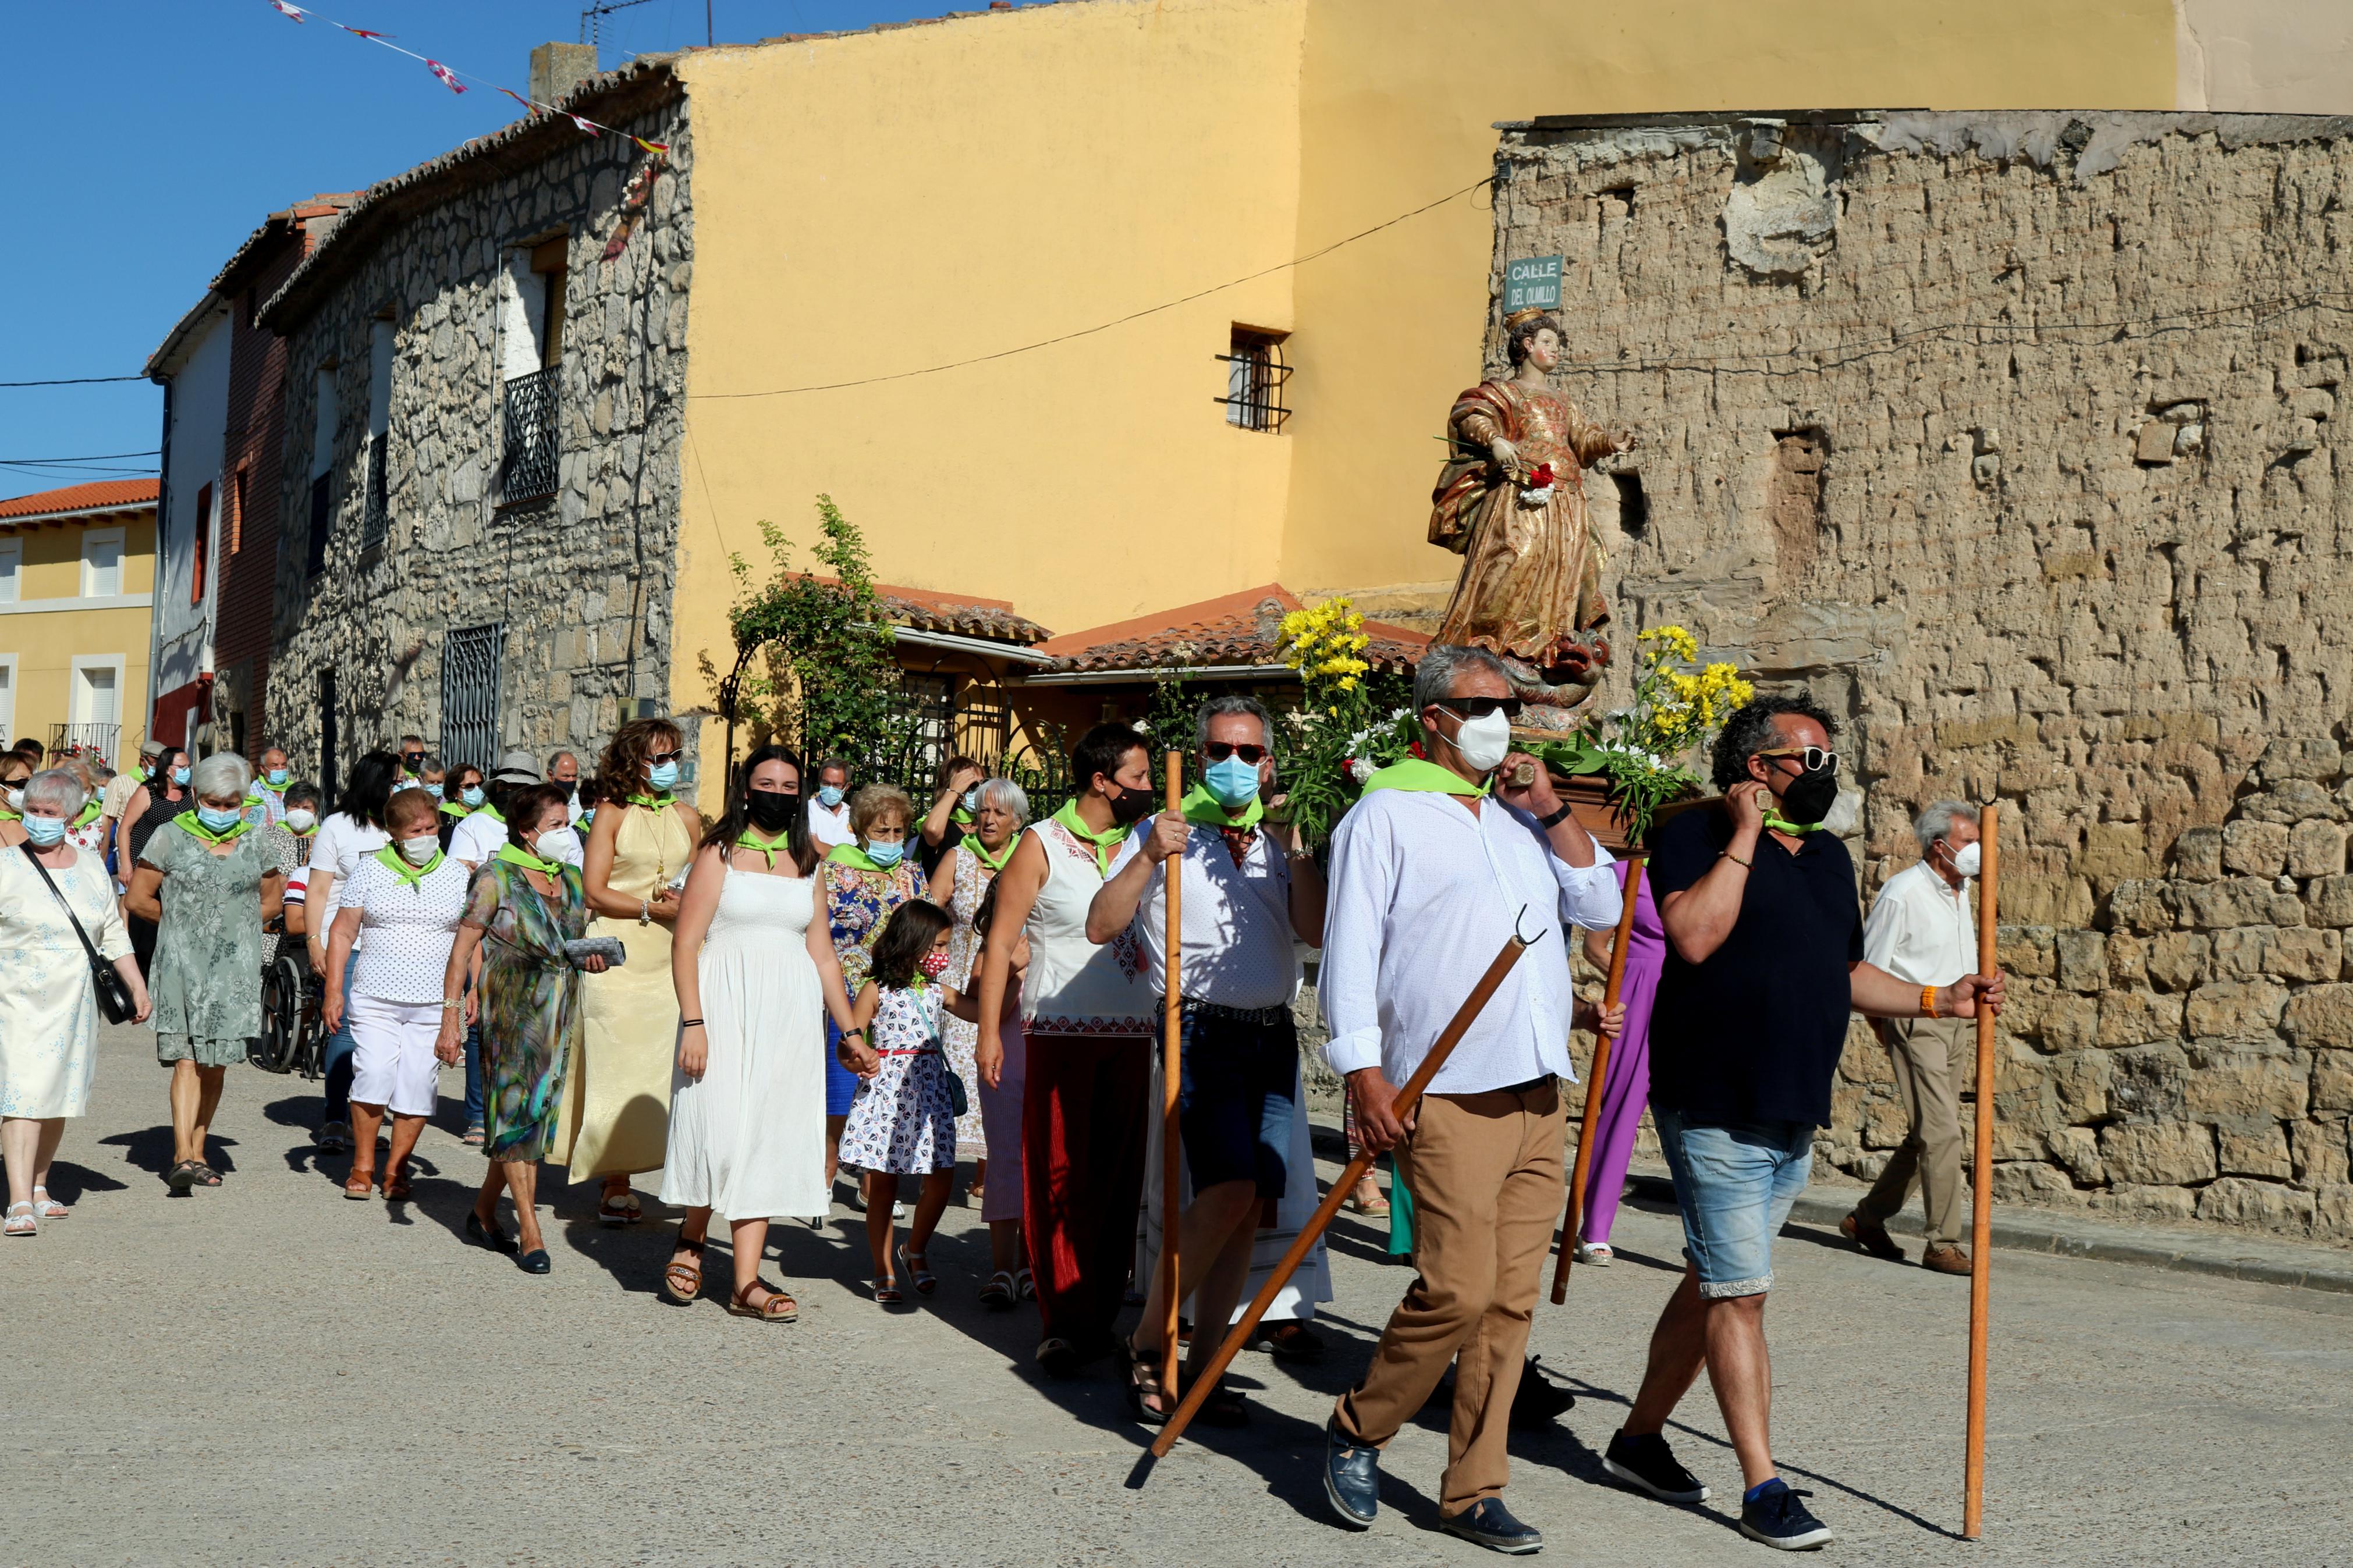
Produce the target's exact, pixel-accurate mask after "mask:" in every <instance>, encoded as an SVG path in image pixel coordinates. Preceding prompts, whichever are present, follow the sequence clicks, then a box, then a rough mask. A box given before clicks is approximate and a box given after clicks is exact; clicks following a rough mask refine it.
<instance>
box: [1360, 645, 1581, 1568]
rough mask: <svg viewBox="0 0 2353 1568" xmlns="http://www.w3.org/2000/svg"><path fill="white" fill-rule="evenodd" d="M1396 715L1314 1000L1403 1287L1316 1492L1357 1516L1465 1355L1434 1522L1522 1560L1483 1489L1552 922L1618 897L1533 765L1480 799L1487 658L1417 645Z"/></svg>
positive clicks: (1509, 1357)
mask: <svg viewBox="0 0 2353 1568" xmlns="http://www.w3.org/2000/svg"><path fill="white" fill-rule="evenodd" d="M1413 700H1414V706H1415V708H1416V709H1417V710H1418V711H1419V714H1420V716H1421V727H1422V737H1423V740H1422V749H1423V751H1424V752H1425V753H1426V757H1427V760H1426V761H1425V760H1422V759H1409V760H1408V761H1406V762H1402V763H1397V764H1395V765H1394V766H1392V767H1388V768H1384V769H1383V770H1381V771H1380V772H1379V773H1376V774H1374V775H1373V777H1372V778H1371V779H1370V780H1368V781H1366V786H1365V794H1364V796H1363V798H1362V799H1360V800H1359V801H1358V802H1357V803H1356V805H1354V806H1353V807H1351V808H1350V809H1349V811H1348V813H1347V815H1346V816H1344V817H1343V818H1341V821H1340V826H1339V828H1338V830H1337V831H1336V832H1335V834H1334V835H1333V839H1332V857H1331V859H1332V892H1331V900H1330V908H1329V911H1328V914H1327V917H1326V921H1325V928H1324V969H1323V973H1322V976H1321V978H1320V983H1319V984H1318V987H1317V989H1318V991H1319V993H1320V994H1321V995H1322V997H1323V1002H1324V1017H1325V1019H1326V1021H1327V1022H1328V1023H1329V1024H1330V1026H1331V1031H1332V1037H1331V1040H1330V1042H1329V1043H1328V1044H1327V1045H1326V1046H1325V1047H1324V1057H1325V1059H1326V1060H1328V1061H1329V1062H1330V1063H1331V1064H1332V1068H1333V1070H1334V1071H1335V1072H1337V1073H1339V1074H1340V1075H1341V1076H1342V1077H1344V1078H1345V1079H1347V1083H1348V1093H1349V1096H1350V1098H1351V1099H1352V1100H1353V1101H1354V1104H1355V1109H1356V1125H1357V1128H1358V1130H1359V1131H1360V1132H1361V1133H1362V1134H1363V1137H1364V1140H1365V1142H1366V1144H1367V1145H1369V1146H1370V1147H1372V1148H1374V1149H1388V1148H1390V1147H1395V1149H1396V1150H1397V1160H1398V1175H1399V1177H1400V1178H1401V1179H1403V1180H1404V1181H1405V1183H1406V1184H1407V1186H1408V1188H1409V1190H1410V1191H1411V1193H1412V1194H1413V1200H1414V1221H1415V1251H1414V1264H1415V1268H1416V1269H1417V1270H1418V1274H1417V1278H1416V1279H1415V1280H1414V1282H1413V1285H1412V1287H1411V1289H1409V1290H1408V1291H1407V1292H1406V1297H1405V1300H1403V1301H1402V1302H1400V1303H1398V1309H1397V1310H1396V1311H1395V1312H1394V1313H1392V1314H1391V1315H1390V1318H1389V1321H1388V1328H1387V1329H1386V1330H1385V1331H1383V1332H1382V1334H1381V1342H1380V1345H1379V1347H1378V1349H1377V1350H1376V1351H1375V1352H1374V1354H1373V1363H1372V1366H1371V1368H1370V1369H1369V1370H1368V1371H1367V1372H1366V1374H1365V1379H1364V1381H1363V1382H1362V1383H1360V1384H1357V1386H1356V1387H1355V1388H1354V1389H1351V1390H1350V1391H1349V1392H1348V1393H1347V1394H1344V1395H1342V1396H1341V1399H1340V1402H1339V1404H1338V1405H1337V1406H1336V1407H1335V1409H1334V1411H1333V1413H1332V1420H1331V1425H1330V1426H1329V1427H1328V1428H1327V1434H1328V1435H1327V1443H1326V1452H1325V1459H1324V1494H1325V1496H1326V1497H1327V1498H1328V1499H1329V1500H1330V1501H1331V1502H1332V1505H1333V1507H1334V1509H1335V1511H1336V1512H1337V1513H1338V1514H1339V1516H1340V1519H1341V1521H1342V1522H1343V1523H1345V1524H1346V1525H1349V1526H1351V1527H1352V1528H1356V1529H1360V1530H1361V1529H1364V1528H1366V1527H1368V1526H1369V1525H1371V1523H1372V1522H1373V1520H1374V1518H1375V1516H1376V1513H1377V1492H1378V1489H1379V1465H1378V1461H1379V1450H1380V1449H1381V1448H1382V1447H1384V1446H1385V1445H1386V1444H1387V1443H1388V1440H1389V1439H1390V1438H1391V1437H1393V1436H1396V1435H1397V1433H1398V1429H1399V1428H1400V1427H1402V1426H1404V1425H1405V1423H1406V1422H1408V1421H1409V1420H1411V1419H1413V1417H1414V1415H1415V1414H1416V1413H1417V1412H1418V1411H1419V1410H1420V1408H1421V1406H1422V1404H1423V1402H1424V1401H1425V1400H1427V1399H1428V1398H1429V1397H1430V1393H1431V1392H1432V1391H1433V1390H1434V1389H1436V1388H1437V1386H1438V1383H1439V1379H1440V1377H1441V1376H1443V1375H1444V1373H1445V1372H1446V1368H1447V1364H1448V1363H1450V1362H1452V1361H1454V1360H1455V1359H1456V1356H1457V1352H1460V1356H1461V1362H1460V1364H1459V1365H1458V1366H1457V1367H1456V1370H1455V1382H1454V1419H1453V1424H1452V1426H1451V1430H1450V1432H1449V1435H1448V1439H1447V1466H1446V1473H1445V1476H1444V1478H1443V1479H1442V1481H1441V1483H1440V1495H1439V1512H1440V1526H1441V1528H1443V1529H1445V1530H1446V1531H1448V1532H1449V1533H1451V1534H1455V1535H1459V1536H1461V1537H1463V1538H1464V1539H1466V1540H1470V1541H1473V1542H1478V1543H1479V1544H1481V1545H1483V1546H1488V1547H1492V1548H1494V1549H1496V1550H1500V1551H1504V1552H1533V1551H1535V1550H1537V1549H1538V1548H1539V1547H1541V1546H1542V1544H1543V1537H1542V1536H1541V1535H1540V1534H1539V1533H1537V1532H1536V1531H1534V1530H1532V1529H1530V1528H1529V1527H1528V1526H1526V1525H1525V1524H1522V1523H1520V1522H1519V1521H1517V1520H1515V1519H1514V1518H1513V1517H1512V1515H1511V1513H1510V1512H1509V1511H1508V1510H1506V1509H1505V1508H1504V1503H1503V1499H1502V1497H1501V1495H1500V1494H1501V1493H1502V1491H1503V1489H1504V1483H1505V1481H1506V1480H1507V1479H1509V1477H1510V1464H1509V1461H1508V1459H1507V1458H1506V1456H1505V1453H1504V1436H1505V1431H1506V1427H1507V1426H1508V1422H1507V1416H1508V1415H1509V1412H1510V1410H1511V1405H1512V1396H1513V1394H1514V1393H1515V1392H1516V1391H1517V1390H1518V1387H1519V1383H1520V1374H1521V1370H1522V1357H1523V1354H1524V1352H1525V1349H1526V1346H1527V1339H1528V1322H1529V1319H1530V1317H1531V1316H1532V1315H1533V1313H1534V1311H1535V1300H1536V1288H1537V1277H1538V1275H1539V1274H1540V1272H1541V1271H1542V1268H1543V1264H1544V1259H1545V1256H1546V1253H1547V1252H1548V1251H1549V1250H1550V1247H1551V1241H1552V1233H1553V1227H1554V1226H1555V1225H1556V1224H1557V1223H1558V1221H1559V1218H1560V1211H1561V1204H1562V1201H1563V1197H1564V1194H1563V1187H1564V1182H1563V1177H1562V1159H1561V1151H1562V1146H1563V1142H1564V1138H1565V1134H1566V1131H1567V1115H1566V1112H1565V1110H1564V1107H1563V1103H1562V1096H1561V1092H1560V1087H1559V1085H1560V1082H1561V1080H1562V1079H1568V1080H1570V1081H1572V1082H1573V1081H1575V1074H1574V1073H1573V1072H1572V1070H1571V1069H1570V1067H1569V1059H1568V1032H1569V1028H1570V1025H1571V1023H1572V1020H1573V1018H1574V1016H1575V1011H1576V995H1575V992H1574V990H1573V989H1572V986H1571V983H1570V979H1569V968H1568V944H1567V938H1566V936H1565V934H1564V932H1563V931H1562V930H1561V929H1560V928H1562V927H1565V926H1569V925H1579V926H1585V927H1588V928H1600V927H1605V926H1611V925H1614V924H1615V923H1616V921H1617V919H1618V911H1619V909H1620V894H1619V890H1618V883H1617V879H1616V878H1615V877H1614V876H1613V875H1612V873H1611V871H1610V866H1611V864H1612V861H1611V859H1610V857H1609V851H1607V850H1605V849H1603V848H1602V847H1600V846H1599V845H1597V844H1595V843H1594V842H1593V840H1592V838H1591V837H1589V836H1588V835H1587V833H1586V831H1585V830H1584V829H1583V828H1582V827H1580V826H1577V821H1576V819H1575V818H1574V817H1572V816H1570V815H1569V812H1568V807H1567V805H1564V804H1562V803H1561V802H1560V800H1559V799H1558V798H1557V797H1556V795H1554V793H1553V789H1552V783H1551V779H1550V776H1549V775H1548V774H1547V773H1546V770H1545V768H1544V767H1543V766H1542V765H1541V764H1535V765H1534V766H1533V768H1532V770H1531V771H1532V772H1533V775H1534V776H1533V779H1532V781H1531V782H1530V783H1529V784H1526V785H1525V786H1516V785H1511V784H1501V783H1499V784H1497V786H1496V787H1495V788H1494V790H1493V794H1492V795H1491V794H1490V792H1489V782H1490V780H1491V778H1495V779H1498V780H1503V779H1510V778H1512V777H1513V776H1514V774H1515V773H1518V772H1519V771H1520V767H1519V764H1520V763H1521V761H1523V760H1524V759H1522V758H1520V757H1518V756H1516V755H1515V754H1514V753H1513V752H1512V751H1511V721H1512V720H1513V719H1514V718H1515V717H1516V716H1517V714H1518V710H1519V702H1518V700H1517V699H1516V698H1514V696H1513V695H1512V687H1511V683H1510V680H1509V679H1508V678H1507V677H1506V674H1505V672H1504V666H1503V664H1502V662H1501V661H1500V660H1498V659H1497V658H1494V656H1493V655H1492V654H1489V653H1487V652H1485V651H1483V650H1482V649H1479V648H1471V647H1448V646H1444V645H1438V646H1433V647H1430V649H1428V650H1427V651H1426V652H1425V653H1424V654H1423V656H1422V659H1421V663H1420V666H1419V668H1418V669H1417V670H1416V671H1415V674H1414V682H1413ZM1498 769H1501V770H1502V772H1501V773H1498V772H1497V770H1498ZM1515 924H1516V925H1517V927H1518V929H1520V930H1523V931H1535V932H1539V933H1541V940H1539V941H1538V942H1536V943H1535V945H1534V946H1533V947H1532V948H1530V950H1529V951H1528V952H1526V953H1525V955H1523V956H1522V957H1521V959H1520V961H1519V963H1518V965H1517V966H1516V967H1515V968H1514V969H1513V970H1512V972H1511V973H1509V974H1508V975H1506V976H1505V977H1504V983H1503V984H1502V986H1501V987H1500V988H1498V989H1497V991H1496V992H1495V994H1494V995H1493V998H1491V999H1490V1000H1489V1002H1488V1004H1487V1006H1486V1008H1485V1010H1484V1011H1483V1012H1482V1013H1481V1014H1480V1015H1479V1016H1478V1018H1477V1020H1476V1021H1475V1022H1473V1023H1472V1026H1471V1028H1470V1030H1469V1032H1468V1033H1466V1034H1465V1035H1464V1036H1463V1037H1462V1039H1461V1043H1460V1044H1459V1045H1458V1046H1457V1047H1455V1050H1454V1054H1453V1055H1452V1056H1451V1057H1450V1058H1448V1059H1447V1062H1446V1064H1445V1066H1444V1067H1442V1068H1440V1069H1439V1072H1438V1074H1437V1076H1436V1077H1435V1078H1434V1079H1432V1080H1431V1081H1430V1088H1429V1091H1428V1093H1427V1094H1426V1095H1425V1096H1424V1097H1423V1099H1422V1100H1421V1102H1420V1104H1419V1107H1418V1108H1417V1110H1416V1113H1415V1115H1414V1117H1413V1119H1412V1120H1411V1121H1407V1122H1404V1123H1400V1121H1398V1117H1397V1115H1396V1114H1395V1111H1394V1110H1393V1108H1392V1101H1393V1100H1395V1098H1396V1094H1397V1090H1398V1086H1400V1085H1402V1084H1403V1083H1404V1082H1405V1081H1406V1080H1407V1079H1409V1078H1410V1077H1411V1076H1412V1074H1413V1072H1414V1069H1415V1068H1418V1067H1419V1065H1420V1063H1421V1060H1422V1058H1424V1057H1425V1056H1426V1055H1427V1054H1428V1052H1429V1050H1430V1046H1431V1044H1432V1043H1433V1042H1434V1041H1435V1040H1436V1038H1437V1037H1438V1034H1439V1032H1440V1030H1441V1029H1443V1028H1444V1027H1445V1026H1446V1023H1447V1021H1448V1019H1450V1018H1451V1016H1453V1014H1454V1011H1455V1009H1456V1008H1457V1007H1459V1006H1460V1005H1461V1003H1462V1000H1463V998H1464V997H1465V996H1466V995H1468V994H1470V991H1471V988H1472V985H1473V984H1476V983H1477V981H1478V979H1479V977H1480V975H1481V974H1482V973H1483V972H1484V971H1485V970H1486V968H1487V966H1488V964H1489V963H1491V962H1493V959H1494V956H1495V953H1496V952H1497V951H1498V950H1499V949H1501V948H1502V946H1503V945H1504V939H1505V938H1507V937H1509V936H1510V935H1511V934H1512V932H1513V931H1514V926H1515Z"/></svg>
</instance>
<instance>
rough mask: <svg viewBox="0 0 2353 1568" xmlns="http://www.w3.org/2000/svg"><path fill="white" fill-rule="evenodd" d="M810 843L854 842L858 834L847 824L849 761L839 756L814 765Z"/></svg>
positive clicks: (824, 846)
mask: <svg viewBox="0 0 2353 1568" xmlns="http://www.w3.org/2000/svg"><path fill="white" fill-rule="evenodd" d="M807 809H808V836H809V842H810V843H812V844H815V845H817V846H818V847H819V848H822V849H828V850H830V849H832V848H833V847H835V846H837V845H841V844H855V843H857V842H858V834H857V831H856V830H855V829H853V828H852V827H851V826H849V763H845V762H843V761H842V760H841V759H840V758H839V757H828V758H826V759H825V761H823V762H821V763H818V765H817V793H816V794H815V795H811V796H810V797H809V802H808V808H807Z"/></svg>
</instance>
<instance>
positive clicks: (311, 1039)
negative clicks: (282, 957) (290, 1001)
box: [289, 960, 327, 1081]
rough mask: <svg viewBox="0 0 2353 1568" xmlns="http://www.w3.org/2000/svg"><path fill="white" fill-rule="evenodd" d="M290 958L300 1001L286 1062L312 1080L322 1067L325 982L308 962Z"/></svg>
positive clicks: (324, 1029) (325, 1028)
mask: <svg viewBox="0 0 2353 1568" xmlns="http://www.w3.org/2000/svg"><path fill="white" fill-rule="evenodd" d="M290 962H292V963H294V964H295V978H296V981H297V983H298V984H299V985H300V987H301V989H300V990H298V991H297V992H296V993H295V994H296V995H297V996H299V997H300V998H301V1008H300V1010H299V1011H298V1012H297V1013H296V1014H295V1017H296V1020H297V1024H296V1027H295V1031H294V1047H293V1057H292V1059H291V1061H290V1064H289V1065H290V1068H292V1070H294V1071H296V1072H299V1073H301V1075H302V1076H303V1077H304V1078H307V1079H312V1080H313V1081H316V1080H317V1079H318V1078H319V1077H320V1076H321V1074H322V1072H323V1071H324V1070H325V1059H326V1052H327V1021H326V1018H325V1017H324V1016H323V1014H324V1011H325V1007H326V1000H327V984H326V982H325V981H323V980H321V979H320V978H319V977H318V976H317V975H315V974H312V973H311V971H310V968H309V966H308V965H305V964H303V963H301V962H300V961H299V960H292V961H290Z"/></svg>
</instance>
